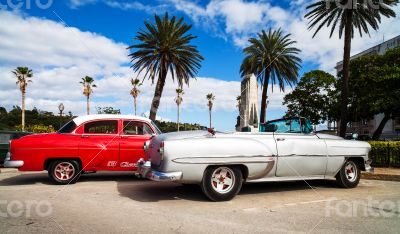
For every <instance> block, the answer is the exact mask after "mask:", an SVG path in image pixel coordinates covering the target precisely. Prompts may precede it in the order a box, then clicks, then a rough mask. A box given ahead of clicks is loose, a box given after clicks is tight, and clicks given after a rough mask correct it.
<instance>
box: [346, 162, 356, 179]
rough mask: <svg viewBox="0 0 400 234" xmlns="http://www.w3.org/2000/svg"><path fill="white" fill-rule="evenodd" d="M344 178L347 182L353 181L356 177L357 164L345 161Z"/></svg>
mask: <svg viewBox="0 0 400 234" xmlns="http://www.w3.org/2000/svg"><path fill="white" fill-rule="evenodd" d="M344 171H345V175H346V178H347V180H348V181H349V182H354V181H355V180H356V179H357V173H358V171H357V166H356V165H355V164H354V162H347V163H346V166H345V167H344Z"/></svg>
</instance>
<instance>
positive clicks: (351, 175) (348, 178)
mask: <svg viewBox="0 0 400 234" xmlns="http://www.w3.org/2000/svg"><path fill="white" fill-rule="evenodd" d="M360 178H361V173H360V169H359V167H358V166H357V164H356V163H355V162H354V161H352V160H351V159H350V160H348V161H346V162H345V163H344V164H343V166H342V168H341V169H340V171H339V172H338V174H337V175H336V182H337V183H338V184H339V186H340V187H343V188H355V187H357V185H358V183H359V182H360Z"/></svg>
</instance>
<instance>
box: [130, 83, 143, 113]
mask: <svg viewBox="0 0 400 234" xmlns="http://www.w3.org/2000/svg"><path fill="white" fill-rule="evenodd" d="M131 84H132V86H133V87H132V89H131V95H132V97H133V109H134V110H135V115H136V98H137V97H138V96H139V94H140V90H139V89H138V87H139V86H141V85H142V83H141V82H140V80H139V79H137V78H136V79H131Z"/></svg>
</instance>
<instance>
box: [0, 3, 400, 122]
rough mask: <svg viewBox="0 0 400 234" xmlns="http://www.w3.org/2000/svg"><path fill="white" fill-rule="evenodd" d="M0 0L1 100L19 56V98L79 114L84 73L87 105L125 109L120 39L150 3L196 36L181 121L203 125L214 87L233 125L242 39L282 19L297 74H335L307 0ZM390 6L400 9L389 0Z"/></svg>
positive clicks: (336, 55)
mask: <svg viewBox="0 0 400 234" xmlns="http://www.w3.org/2000/svg"><path fill="white" fill-rule="evenodd" d="M0 2H1V4H2V5H0V9H2V10H0V37H1V38H4V39H5V40H2V41H1V42H0V74H1V75H2V76H4V77H6V78H5V79H4V82H2V83H1V86H0V90H1V94H0V98H2V100H3V101H2V103H0V105H5V106H7V107H8V108H10V107H11V106H12V105H16V104H19V102H20V100H19V99H20V94H19V93H18V90H17V88H16V87H15V82H14V80H13V77H12V75H11V73H10V70H12V69H13V68H15V67H16V66H21V65H24V66H30V67H32V68H33V70H34V72H35V77H34V82H33V84H32V85H31V86H30V87H28V97H27V106H28V108H29V107H33V106H36V107H38V108H40V109H43V110H48V111H53V112H57V111H56V110H57V105H58V103H59V102H63V103H64V105H65V106H66V109H67V110H71V111H72V112H73V113H74V114H77V115H80V114H83V113H84V110H85V109H84V106H85V103H84V99H83V96H82V94H81V90H80V86H79V84H78V82H79V79H80V78H81V77H83V76H84V75H90V76H93V77H95V79H96V83H97V84H98V86H99V88H98V89H96V90H95V93H94V94H93V98H92V113H94V110H93V109H94V107H95V106H113V107H115V108H119V109H121V111H122V112H123V113H126V114H128V113H132V100H131V99H132V98H131V97H129V88H130V87H129V78H130V77H133V76H134V75H135V74H133V72H132V71H131V70H130V69H129V58H128V57H127V56H126V54H127V51H126V50H125V48H126V46H127V45H131V44H132V43H134V41H133V37H134V36H135V35H136V32H137V31H138V30H139V29H140V28H142V27H143V21H144V20H150V21H152V20H153V15H154V14H155V13H156V14H163V13H164V12H165V11H168V12H169V14H170V15H176V16H178V17H184V18H185V20H186V22H188V23H190V24H193V28H192V30H191V31H190V33H192V34H194V35H196V36H198V38H197V39H195V40H193V44H194V45H197V46H198V49H199V51H200V53H201V54H202V55H203V57H205V60H204V62H203V63H202V67H201V69H200V71H199V73H198V79H197V80H193V81H192V82H191V83H190V86H189V87H186V88H185V95H184V105H183V111H182V116H181V120H182V121H184V122H193V123H194V122H197V123H201V124H203V125H207V123H208V114H207V107H206V99H205V95H206V94H207V93H208V92H213V93H215V95H216V101H215V102H216V105H215V112H214V121H215V127H216V128H217V129H219V130H233V129H234V125H235V122H236V116H237V110H236V107H235V102H236V101H235V99H236V96H237V95H238V94H239V92H240V90H239V89H240V88H239V82H240V80H241V78H240V76H239V67H240V64H241V61H242V59H243V54H242V49H243V48H244V47H245V46H246V42H247V39H248V38H249V37H251V36H254V35H255V33H257V32H259V31H261V30H262V29H268V28H270V27H272V28H278V27H281V28H283V30H285V32H286V33H291V34H292V39H293V40H296V41H298V44H297V45H298V47H299V48H300V49H301V50H302V53H301V55H300V56H301V58H302V59H303V64H302V68H301V71H300V74H302V73H304V72H307V71H310V70H312V69H318V68H320V69H324V70H326V71H328V72H331V73H333V74H334V66H335V64H336V62H338V61H340V60H341V56H342V41H341V40H339V39H338V38H332V39H329V37H328V31H327V30H323V31H322V32H321V33H320V34H319V35H318V36H317V38H315V39H313V38H311V36H312V33H311V32H309V31H308V30H307V29H306V28H307V21H306V20H305V19H304V18H303V16H304V13H305V7H306V5H307V4H309V3H310V2H312V1H308V0H296V1H286V0H285V1H282V0H281V1H273V0H269V1H268V0H259V1H244V0H211V1H188V0H154V1H114V0H67V1H50V2H51V4H49V7H48V8H47V7H46V9H40V7H38V6H37V5H36V4H35V3H34V2H35V1H31V2H32V3H31V6H30V7H28V6H27V5H26V4H24V5H21V6H20V7H18V9H15V7H12V6H9V5H8V6H7V4H6V3H7V1H6V0H1V1H0ZM14 2H16V1H14ZM22 2H25V1H22ZM41 2H43V3H45V2H46V1H44V0H42V1H41ZM13 8H14V9H13ZM395 10H396V11H397V13H398V12H399V8H398V7H396V9H395ZM398 21H399V20H398V18H396V19H391V20H386V19H384V20H383V23H382V25H381V29H380V30H379V31H378V32H373V33H372V34H371V37H365V38H358V37H356V38H355V39H354V41H353V49H352V53H353V54H355V53H357V52H359V51H361V50H364V49H366V48H368V47H369V46H372V45H374V44H376V43H378V42H380V41H381V40H382V37H383V35H385V37H386V38H390V37H394V36H395V35H398V34H399V33H400V30H399V29H394V28H393V27H391V25H396V23H397V25H398V23H399V22H398ZM13 29H15V30H13ZM18 30H20V31H18ZM16 31H18V32H16ZM168 82H169V83H168V84H167V86H166V90H165V91H164V95H163V102H162V103H161V107H160V110H159V115H160V116H161V117H162V118H164V119H168V120H175V119H176V107H175V106H174V102H173V98H174V89H175V87H176V84H173V83H172V81H171V80H169V81H168ZM29 89H31V92H29ZM141 89H142V93H141V96H140V97H139V100H138V101H139V102H140V103H139V113H145V112H147V111H148V109H149V106H150V101H151V98H152V95H153V92H154V86H151V82H150V81H145V84H144V85H143V86H142V87H141ZM269 92H271V91H269ZM287 92H290V87H288V88H287V90H286V93H287ZM283 96H284V93H279V92H278V89H275V90H274V93H273V94H270V95H269V97H270V108H269V110H268V112H267V119H273V118H278V117H281V116H282V115H283V114H284V112H285V107H284V106H282V105H281V104H282V97H283Z"/></svg>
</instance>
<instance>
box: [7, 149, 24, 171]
mask: <svg viewBox="0 0 400 234" xmlns="http://www.w3.org/2000/svg"><path fill="white" fill-rule="evenodd" d="M23 165H24V161H22V160H11V154H10V152H8V153H7V155H6V158H5V159H4V167H7V168H19V167H22V166H23Z"/></svg>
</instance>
